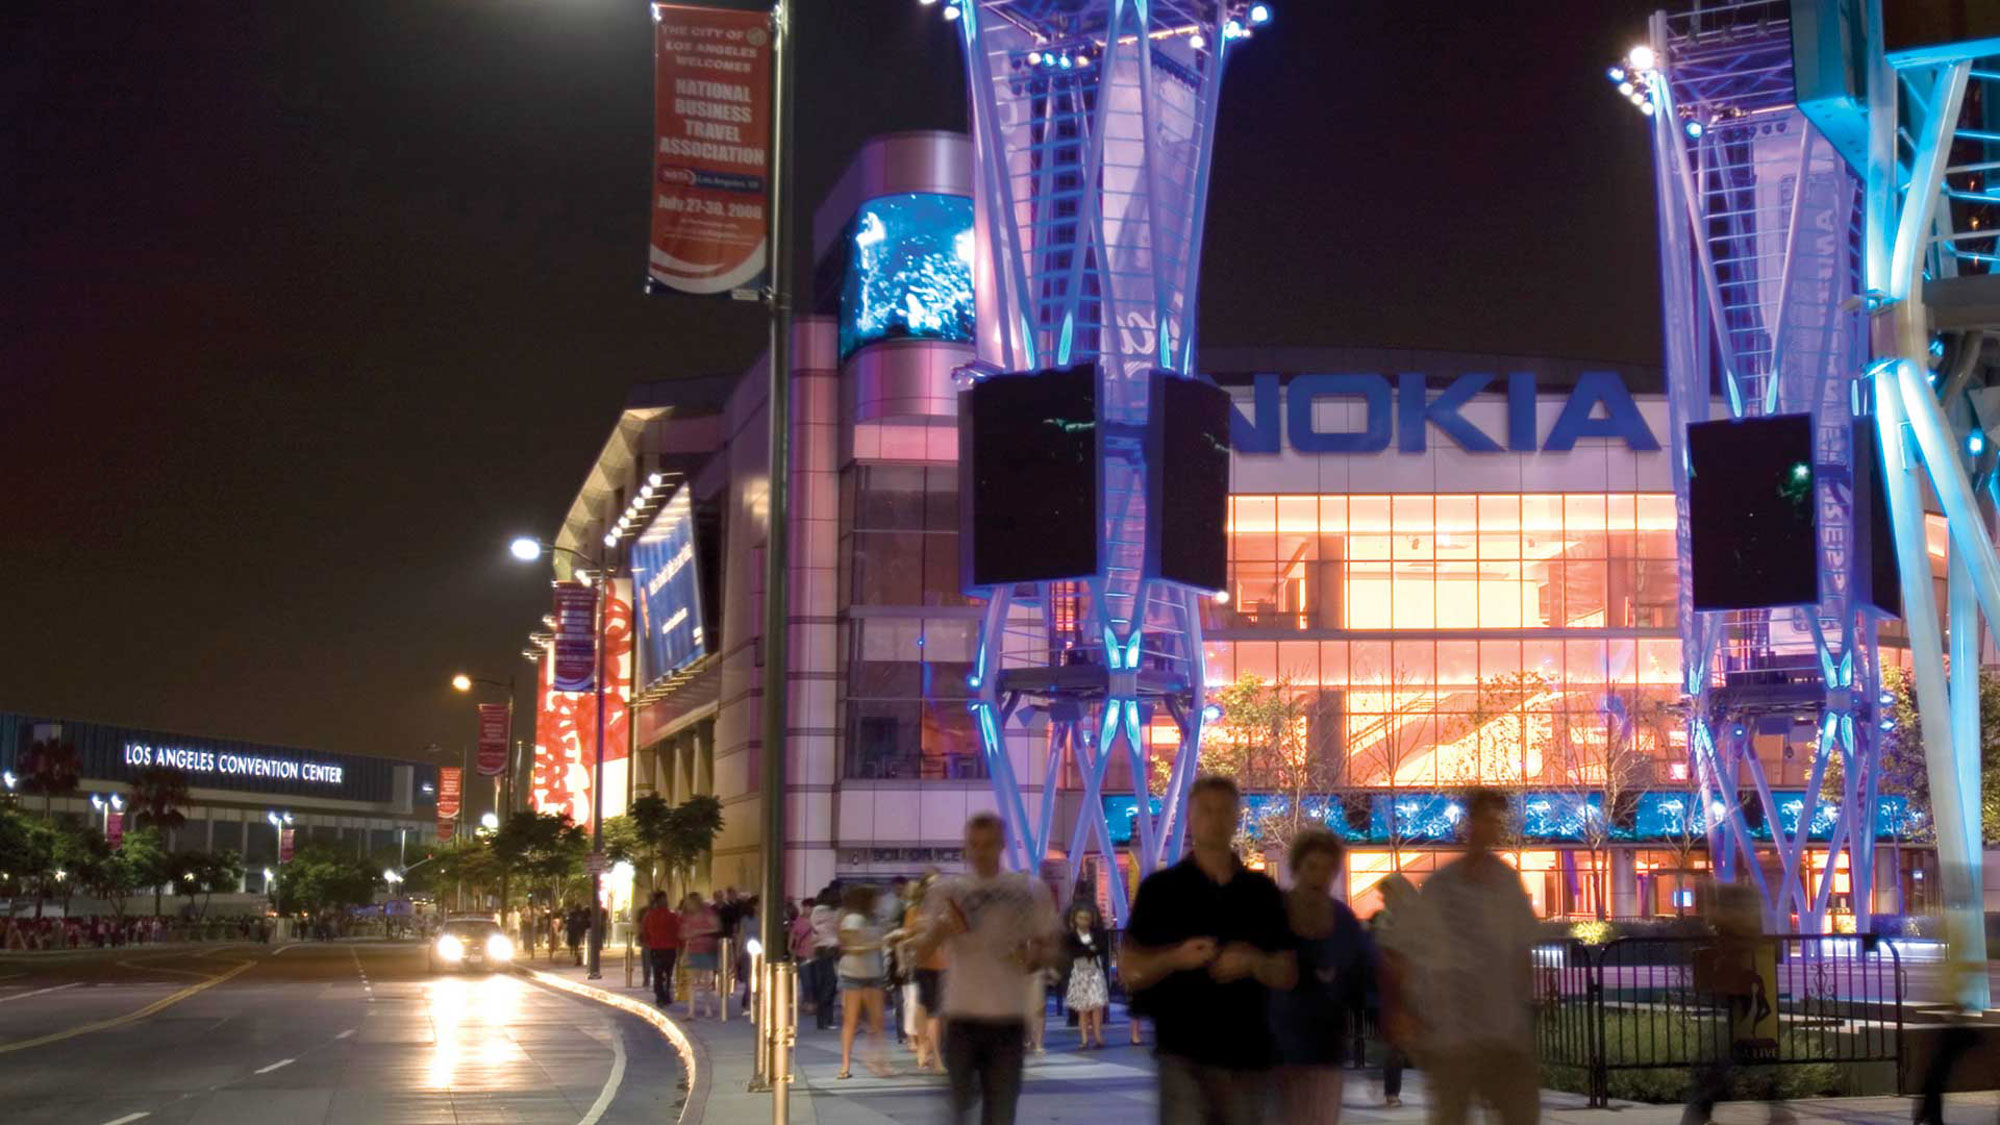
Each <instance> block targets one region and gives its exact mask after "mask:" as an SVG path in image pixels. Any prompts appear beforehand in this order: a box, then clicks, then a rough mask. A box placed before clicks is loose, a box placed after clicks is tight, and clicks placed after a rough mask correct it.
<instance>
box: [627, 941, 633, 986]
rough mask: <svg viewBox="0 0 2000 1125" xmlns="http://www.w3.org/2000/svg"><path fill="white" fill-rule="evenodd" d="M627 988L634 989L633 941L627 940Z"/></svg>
mask: <svg viewBox="0 0 2000 1125" xmlns="http://www.w3.org/2000/svg"><path fill="white" fill-rule="evenodd" d="M625 987H626V988H630V987H632V939H631V938H626V939H625Z"/></svg>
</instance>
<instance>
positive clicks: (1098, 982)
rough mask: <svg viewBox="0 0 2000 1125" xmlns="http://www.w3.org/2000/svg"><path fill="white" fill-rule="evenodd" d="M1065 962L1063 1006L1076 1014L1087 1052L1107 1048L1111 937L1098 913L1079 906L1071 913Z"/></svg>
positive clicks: (1066, 934) (1064, 941)
mask: <svg viewBox="0 0 2000 1125" xmlns="http://www.w3.org/2000/svg"><path fill="white" fill-rule="evenodd" d="M1063 948H1064V951H1065V953H1066V955H1067V959H1066V961H1065V962H1064V964H1065V966H1066V972H1067V973H1068V976H1069V985H1068V987H1067V989H1066V990H1065V991H1064V993H1063V1003H1065V1004H1067V1005H1068V1006H1069V1008H1070V1010H1071V1011H1073V1012H1075V1013H1076V1022H1077V1029H1078V1032H1079V1037H1080V1044H1079V1045H1080V1046H1081V1048H1082V1049H1083V1050H1086V1051H1087V1050H1089V1049H1091V1048H1092V1047H1102V1046H1104V1013H1105V1010H1106V1009H1107V1008H1109V1007H1110V1006H1111V988H1110V979H1111V937H1110V935H1109V934H1107V933H1106V932H1105V931H1104V925H1103V923H1101V922H1100V921H1098V918H1097V911H1095V910H1093V909H1091V908H1090V907H1089V906H1078V907H1077V908H1075V909H1074V910H1071V911H1070V912H1069V927H1068V929H1067V930H1065V931H1064V933H1063Z"/></svg>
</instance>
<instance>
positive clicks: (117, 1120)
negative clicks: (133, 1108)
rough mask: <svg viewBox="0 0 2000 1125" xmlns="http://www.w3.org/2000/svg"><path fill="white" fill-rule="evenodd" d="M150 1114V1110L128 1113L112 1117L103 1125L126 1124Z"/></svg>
mask: <svg viewBox="0 0 2000 1125" xmlns="http://www.w3.org/2000/svg"><path fill="white" fill-rule="evenodd" d="M151 1116H153V1114H152V1112H151V1111H150V1110H149V1111H147V1112H145V1113H128V1114H126V1115H125V1116H123V1117H114V1118H112V1119H111V1120H109V1121H106V1122H105V1123H104V1125H126V1123H127V1122H130V1121H137V1120H139V1119H140V1118H141V1117H151Z"/></svg>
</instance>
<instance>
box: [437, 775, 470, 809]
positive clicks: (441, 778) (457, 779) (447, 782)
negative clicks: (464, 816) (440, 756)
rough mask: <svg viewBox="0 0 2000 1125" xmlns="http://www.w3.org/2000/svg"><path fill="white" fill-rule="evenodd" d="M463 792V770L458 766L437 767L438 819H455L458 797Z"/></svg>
mask: <svg viewBox="0 0 2000 1125" xmlns="http://www.w3.org/2000/svg"><path fill="white" fill-rule="evenodd" d="M464 793H465V770H464V769H462V768H460V767H458V766H439V767H438V819H439V820H457V819H458V805H459V799H460V797H461V796H463V794H464Z"/></svg>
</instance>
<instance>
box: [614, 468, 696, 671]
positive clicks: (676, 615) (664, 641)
mask: <svg viewBox="0 0 2000 1125" xmlns="http://www.w3.org/2000/svg"><path fill="white" fill-rule="evenodd" d="M700 571H701V568H700V567H699V566H698V565H696V562H695V542H694V507H693V505H692V504H691V503H690V502H689V500H688V493H687V489H685V488H682V489H680V490H678V491H676V492H675V493H674V498H673V499H672V500H669V501H667V505H666V507H664V508H662V509H660V513H659V514H658V515H656V516H654V517H653V522H652V524H651V525H649V526H648V527H647V528H646V530H645V531H643V532H641V533H640V535H639V538H638V540H637V541H636V542H635V543H633V545H632V591H633V596H632V600H633V603H634V604H635V605H636V606H637V609H638V624H639V634H640V639H639V654H640V655H639V677H640V679H639V682H640V684H641V686H642V688H652V687H655V686H657V685H658V684H659V682H660V681H661V680H664V679H666V678H667V677H668V676H671V675H673V674H674V673H675V672H678V671H680V670H681V669H683V668H686V667H687V666H688V665H690V664H693V663H694V662H695V661H697V660H699V659H701V658H702V657H703V656H706V655H707V654H708V644H707V631H706V629H705V628H704V622H703V621H702V613H701V576H700Z"/></svg>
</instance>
